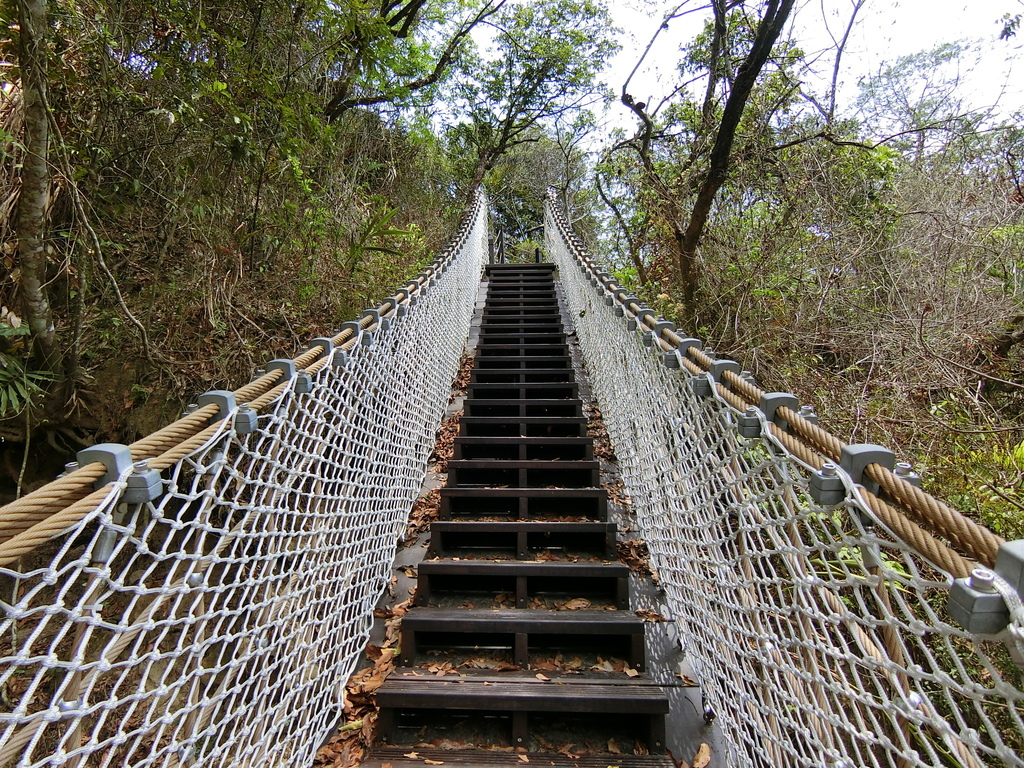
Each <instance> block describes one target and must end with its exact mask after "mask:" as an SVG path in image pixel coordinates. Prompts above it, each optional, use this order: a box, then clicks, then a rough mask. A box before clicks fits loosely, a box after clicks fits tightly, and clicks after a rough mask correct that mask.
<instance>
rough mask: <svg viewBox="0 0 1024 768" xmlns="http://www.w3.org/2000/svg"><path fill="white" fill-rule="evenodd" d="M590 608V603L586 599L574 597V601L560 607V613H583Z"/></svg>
mask: <svg viewBox="0 0 1024 768" xmlns="http://www.w3.org/2000/svg"><path fill="white" fill-rule="evenodd" d="M589 607H590V601H589V600H587V598H585V597H574V598H573V599H572V600H566V601H565V602H564V603H562V604H561V605H560V606H558V610H560V611H583V610H586V609H587V608H589Z"/></svg>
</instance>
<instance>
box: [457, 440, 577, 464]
mask: <svg viewBox="0 0 1024 768" xmlns="http://www.w3.org/2000/svg"><path fill="white" fill-rule="evenodd" d="M593 450H594V441H593V439H591V438H589V437H582V436H577V437H524V436H521V435H510V436H507V437H497V436H486V437H468V436H466V437H463V436H461V435H460V436H458V437H456V438H455V443H454V445H453V451H454V455H453V456H452V458H453V459H455V460H459V459H519V460H520V461H523V460H526V459H544V460H545V461H554V460H569V461H587V460H592V459H593V458H594V454H593Z"/></svg>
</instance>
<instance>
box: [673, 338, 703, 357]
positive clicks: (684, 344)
mask: <svg viewBox="0 0 1024 768" xmlns="http://www.w3.org/2000/svg"><path fill="white" fill-rule="evenodd" d="M703 346H704V342H703V341H701V340H700V339H680V340H679V346H678V347H677V349H678V350H679V354H680V355H681V356H682V357H689V354H690V350H691V349H694V348H696V349H701V348H702V347H703Z"/></svg>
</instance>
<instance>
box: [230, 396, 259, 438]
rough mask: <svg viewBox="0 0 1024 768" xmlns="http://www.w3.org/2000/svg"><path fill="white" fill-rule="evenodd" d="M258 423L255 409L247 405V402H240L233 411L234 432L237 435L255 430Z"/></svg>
mask: <svg viewBox="0 0 1024 768" xmlns="http://www.w3.org/2000/svg"><path fill="white" fill-rule="evenodd" d="M258 425H259V417H258V415H257V413H256V411H255V410H254V409H252V408H250V407H249V404H248V403H241V404H239V406H238V410H237V411H235V423H234V427H235V432H237V433H238V434H239V435H248V434H249V433H250V432H255V431H256V430H257V428H258Z"/></svg>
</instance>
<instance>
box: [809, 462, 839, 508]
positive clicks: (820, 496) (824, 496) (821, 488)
mask: <svg viewBox="0 0 1024 768" xmlns="http://www.w3.org/2000/svg"><path fill="white" fill-rule="evenodd" d="M836 470H837V468H836V465H835V464H833V463H832V462H831V461H826V462H825V463H824V464H823V465H822V467H821V469H819V470H817V471H816V472H813V473H811V479H810V483H808V493H810V495H811V498H812V499H814V500H815V501H816V502H817V503H818V504H821V506H823V507H831V506H834V505H836V504H842V503H843V501H844V500H845V499H846V486H845V485H843V478H842V477H840V476H839V473H838V472H837V471H836Z"/></svg>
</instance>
